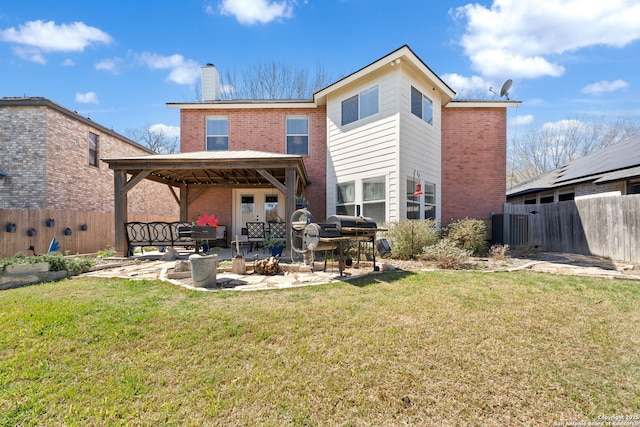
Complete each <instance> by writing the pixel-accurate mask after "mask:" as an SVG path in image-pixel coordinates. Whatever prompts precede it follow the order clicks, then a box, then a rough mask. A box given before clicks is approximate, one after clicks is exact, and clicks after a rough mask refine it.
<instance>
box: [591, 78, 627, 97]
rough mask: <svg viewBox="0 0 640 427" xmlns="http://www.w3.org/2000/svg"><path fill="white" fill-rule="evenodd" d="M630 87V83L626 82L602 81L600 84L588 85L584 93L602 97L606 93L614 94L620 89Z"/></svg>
mask: <svg viewBox="0 0 640 427" xmlns="http://www.w3.org/2000/svg"><path fill="white" fill-rule="evenodd" d="M627 87H629V83H627V82H625V81H624V80H614V81H612V82H610V81H608V80H600V81H599V82H596V83H592V84H590V85H586V86H585V87H583V88H582V93H586V94H589V95H600V94H601V93H604V92H613V91H616V90H619V89H625V88H627Z"/></svg>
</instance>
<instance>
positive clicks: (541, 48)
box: [451, 0, 640, 78]
mask: <svg viewBox="0 0 640 427" xmlns="http://www.w3.org/2000/svg"><path fill="white" fill-rule="evenodd" d="M451 12H452V14H453V15H454V17H456V18H458V19H461V20H464V21H466V32H465V34H464V35H463V37H462V39H461V44H462V46H463V48H464V50H465V53H466V54H467V55H468V57H469V58H470V60H471V64H472V66H473V68H474V69H475V70H477V71H478V72H479V73H480V74H481V75H482V76H484V77H487V78H506V77H510V78H535V77H540V76H547V75H548V76H559V75H561V74H563V73H564V67H563V66H562V65H561V64H560V63H559V59H560V58H559V56H560V55H562V54H564V53H567V52H572V51H576V50H579V49H581V48H585V47H589V46H596V45H604V46H612V47H622V46H625V45H627V44H628V43H631V42H633V41H634V40H637V39H639V38H640V3H639V2H638V1H637V0H608V1H595V0H564V1H540V0H494V1H493V4H492V5H491V7H490V8H487V7H485V6H482V5H480V4H477V3H474V4H467V5H466V6H463V7H459V8H456V9H454V10H452V11H451Z"/></svg>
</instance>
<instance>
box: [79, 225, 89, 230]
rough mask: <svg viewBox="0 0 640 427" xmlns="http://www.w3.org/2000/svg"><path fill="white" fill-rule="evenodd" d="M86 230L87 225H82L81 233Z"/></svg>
mask: <svg viewBox="0 0 640 427" xmlns="http://www.w3.org/2000/svg"><path fill="white" fill-rule="evenodd" d="M87 228H88V227H87V224H82V225H81V226H80V230H82V231H87Z"/></svg>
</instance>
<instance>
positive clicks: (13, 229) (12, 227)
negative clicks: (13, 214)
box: [7, 222, 18, 233]
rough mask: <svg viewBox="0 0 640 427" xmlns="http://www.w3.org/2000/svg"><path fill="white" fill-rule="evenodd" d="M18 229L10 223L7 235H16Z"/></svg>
mask: <svg viewBox="0 0 640 427" xmlns="http://www.w3.org/2000/svg"><path fill="white" fill-rule="evenodd" d="M17 228H18V227H16V225H15V224H14V223H13V222H10V223H9V224H7V233H15V232H16V229H17Z"/></svg>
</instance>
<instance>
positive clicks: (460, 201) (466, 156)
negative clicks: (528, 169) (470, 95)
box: [442, 108, 507, 224]
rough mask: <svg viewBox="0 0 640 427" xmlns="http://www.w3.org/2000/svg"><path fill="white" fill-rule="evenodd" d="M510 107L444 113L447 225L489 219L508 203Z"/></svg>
mask: <svg viewBox="0 0 640 427" xmlns="http://www.w3.org/2000/svg"><path fill="white" fill-rule="evenodd" d="M506 119H507V112H506V108H443V109H442V222H443V223H444V224H447V223H448V222H450V221H451V220H452V219H461V218H465V217H469V218H476V219H489V218H490V217H491V213H492V212H494V213H501V212H502V208H503V204H504V202H505V200H506V196H505V190H506V189H505V182H506V155H507V150H506V140H507V138H506Z"/></svg>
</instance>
